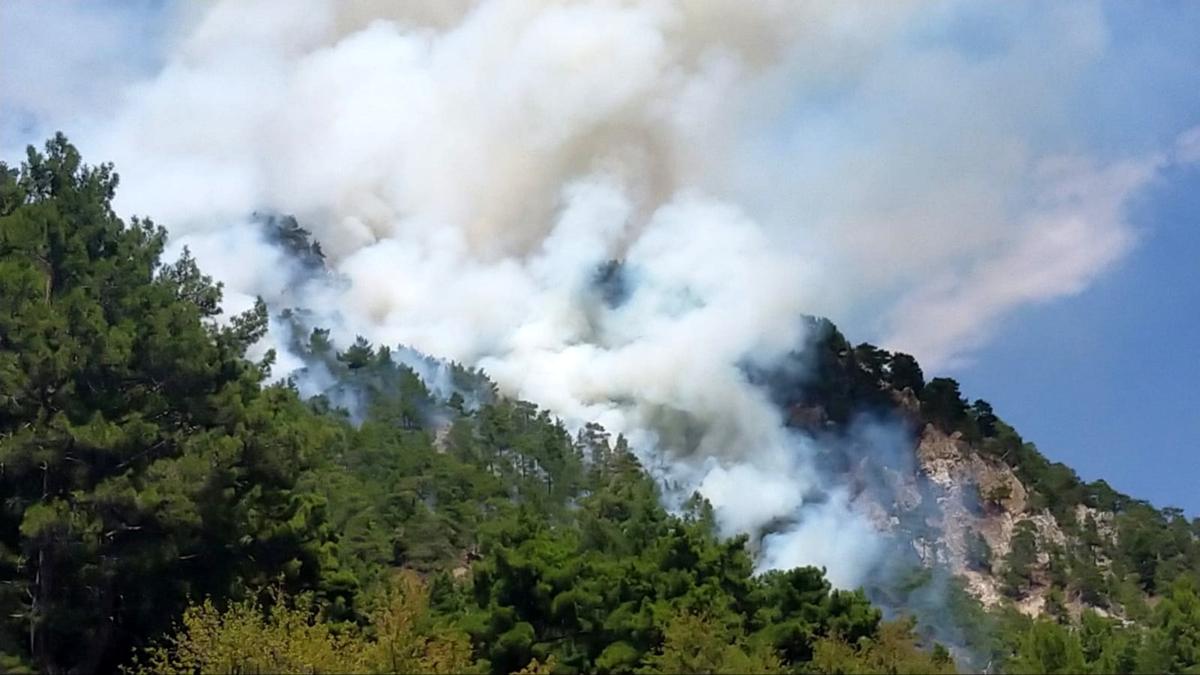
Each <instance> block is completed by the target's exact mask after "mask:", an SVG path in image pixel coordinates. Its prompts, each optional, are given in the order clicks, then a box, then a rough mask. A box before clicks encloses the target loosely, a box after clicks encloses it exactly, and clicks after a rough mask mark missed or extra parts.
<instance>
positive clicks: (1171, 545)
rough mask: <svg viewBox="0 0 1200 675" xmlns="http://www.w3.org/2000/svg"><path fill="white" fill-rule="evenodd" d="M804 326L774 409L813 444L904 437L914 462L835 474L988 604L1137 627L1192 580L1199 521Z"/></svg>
mask: <svg viewBox="0 0 1200 675" xmlns="http://www.w3.org/2000/svg"><path fill="white" fill-rule="evenodd" d="M814 326H815V331H814V334H815V336H816V337H815V339H814V340H813V343H812V344H811V345H809V346H808V347H807V348H806V349H805V350H802V351H800V352H798V353H797V354H796V355H795V360H796V362H797V363H798V364H806V365H808V366H809V368H810V369H809V370H808V371H806V370H805V369H804V368H794V369H790V370H789V369H785V370H784V371H783V372H801V373H815V374H805V375H803V376H802V377H800V378H786V377H784V378H779V377H774V378H773V379H771V378H768V379H769V381H770V384H771V387H772V390H773V392H774V393H775V396H776V399H777V400H778V401H779V402H780V404H781V405H783V406H785V407H786V408H787V409H788V410H789V412H790V419H791V422H792V424H794V425H796V426H797V427H799V428H803V429H806V430H807V431H809V432H810V433H818V434H825V435H828V436H834V437H836V436H845V435H847V434H851V433H853V429H854V427H855V425H856V424H858V421H857V420H858V419H860V418H861V417H862V416H864V415H866V416H874V417H877V418H884V419H889V420H892V421H894V422H895V423H897V424H899V425H902V426H903V427H904V428H905V429H907V431H908V433H909V436H908V448H907V449H908V452H911V455H908V454H906V453H893V454H891V455H887V456H885V455H879V454H866V455H863V456H861V457H859V458H857V459H858V462H859V463H858V464H855V465H854V466H852V467H851V466H846V467H845V471H846V474H847V476H848V478H849V479H850V480H852V481H856V482H858V483H860V484H862V485H863V489H862V490H861V491H859V493H858V502H859V503H860V504H861V506H862V507H863V508H864V509H867V510H868V511H870V512H873V513H876V514H877V517H876V518H875V521H876V522H877V523H879V525H880V527H881V528H882V529H885V530H888V531H891V532H894V533H896V534H898V535H899V536H900V537H902V538H904V539H906V540H908V541H909V542H911V544H912V548H913V550H914V551H915V553H916V554H917V557H918V559H919V560H920V561H921V563H922V564H924V565H929V566H932V565H942V566H945V567H946V568H947V569H948V570H949V571H950V572H952V573H953V574H955V575H957V576H960V577H961V578H962V579H963V581H964V582H965V587H966V589H967V590H968V591H969V592H970V593H971V594H972V595H973V596H974V597H976V598H977V599H978V600H980V601H981V602H982V603H983V604H984V605H985V606H988V607H998V606H1000V605H1003V604H1006V603H1010V604H1012V605H1013V606H1015V607H1016V608H1018V609H1019V610H1020V611H1021V612H1023V613H1025V614H1027V615H1029V616H1042V615H1050V616H1053V617H1056V618H1060V619H1072V620H1076V621H1077V620H1078V619H1079V617H1080V615H1081V613H1082V612H1083V611H1084V610H1085V609H1092V610H1095V611H1097V612H1099V613H1101V614H1103V615H1113V616H1117V617H1120V618H1123V619H1132V620H1137V619H1142V618H1145V616H1146V615H1147V610H1148V607H1149V606H1151V605H1153V604H1154V603H1155V599H1156V597H1157V596H1158V595H1160V594H1163V593H1165V592H1167V591H1168V590H1169V589H1170V588H1171V587H1172V585H1173V584H1174V583H1175V582H1176V581H1177V580H1178V579H1180V578H1181V577H1191V578H1193V579H1194V578H1196V576H1197V575H1198V574H1200V545H1198V543H1197V539H1198V537H1200V519H1198V520H1193V521H1190V522H1189V521H1188V520H1187V518H1186V517H1185V516H1184V514H1183V513H1182V512H1181V511H1179V510H1178V509H1170V508H1168V509H1161V510H1160V509H1156V508H1154V507H1153V506H1151V505H1150V504H1148V503H1147V502H1144V501H1140V500H1136V499H1133V498H1131V497H1129V496H1127V495H1123V494H1121V493H1118V492H1116V491H1115V490H1113V489H1112V488H1111V487H1109V485H1108V484H1107V483H1105V482H1104V481H1096V482H1093V483H1084V482H1082V481H1081V480H1080V479H1079V478H1078V476H1077V475H1076V474H1075V473H1074V472H1073V471H1072V470H1071V469H1070V468H1068V467H1066V466H1064V465H1062V464H1056V463H1052V462H1049V461H1048V460H1046V458H1045V457H1044V456H1042V455H1041V454H1040V453H1039V452H1038V450H1037V448H1036V447H1035V446H1034V445H1033V444H1031V443H1027V442H1025V441H1024V440H1023V439H1022V438H1021V437H1020V435H1019V434H1018V433H1017V432H1016V431H1015V430H1014V429H1012V428H1011V427H1010V426H1008V425H1007V424H1005V423H1004V422H1003V421H1002V420H1001V419H999V418H998V417H997V416H996V415H995V413H994V411H993V410H992V408H991V406H990V405H989V404H988V403H987V402H986V401H983V400H976V401H975V402H973V403H968V402H967V401H966V400H964V398H963V397H962V395H961V394H960V392H959V387H958V384H957V383H956V382H954V381H953V380H950V379H946V378H935V379H932V380H930V381H929V382H925V381H924V376H923V374H922V373H921V371H920V367H919V365H917V363H916V362H915V360H913V359H912V358H911V357H909V356H907V355H904V354H889V353H887V352H885V351H882V350H879V349H877V348H875V347H873V346H872V345H869V344H862V345H859V346H857V347H852V346H851V345H850V344H849V342H847V341H846V339H845V338H844V337H843V336H842V335H841V334H840V333H839V332H838V331H837V329H836V328H835V327H833V326H832V324H830V323H828V322H825V321H819V320H814ZM865 475H869V476H871V477H872V478H871V479H864V476H865Z"/></svg>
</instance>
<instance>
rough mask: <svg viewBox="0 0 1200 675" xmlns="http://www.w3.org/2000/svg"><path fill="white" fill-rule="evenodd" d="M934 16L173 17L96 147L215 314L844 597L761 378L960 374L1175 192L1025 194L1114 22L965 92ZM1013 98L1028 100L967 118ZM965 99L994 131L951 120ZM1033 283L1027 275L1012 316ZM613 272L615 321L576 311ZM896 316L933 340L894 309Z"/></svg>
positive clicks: (840, 529) (463, 11)
mask: <svg viewBox="0 0 1200 675" xmlns="http://www.w3.org/2000/svg"><path fill="white" fill-rule="evenodd" d="M939 11H940V10H936V9H934V10H929V9H928V8H925V7H922V6H921V5H919V4H911V5H903V6H901V5H888V6H887V7H879V6H875V5H873V6H871V9H870V11H869V12H868V11H863V7H862V6H855V5H839V6H837V7H836V8H827V7H824V6H819V5H815V4H814V5H807V4H801V3H796V2H790V1H784V2H769V3H756V4H755V5H753V6H752V7H746V6H742V5H737V4H733V3H726V2H711V3H708V2H690V1H689V2H669V1H662V2H648V3H644V4H639V5H629V4H625V3H618V2H589V3H573V4H543V3H535V2H509V1H489V2H482V3H477V4H470V5H468V4H466V3H444V2H440V1H439V2H430V3H403V5H402V6H397V5H395V4H394V3H375V2H333V1H329V2H311V3H295V2H283V1H277V2H270V1H262V2H219V3H214V4H212V5H210V6H206V7H203V8H201V9H195V10H191V14H190V15H189V16H188V17H186V18H187V20H188V21H189V22H190V23H188V25H186V26H184V27H183V28H181V29H180V31H179V38H178V39H177V41H176V43H175V44H174V46H173V48H172V50H171V52H170V53H169V55H168V57H167V59H166V64H165V66H164V67H163V69H162V70H161V72H160V73H159V74H157V75H156V76H155V77H154V78H152V79H150V80H149V81H146V82H144V83H140V84H138V85H136V86H134V87H132V88H130V89H129V90H128V91H127V92H126V93H125V100H126V104H125V105H123V106H122V107H121V108H120V110H119V111H118V112H117V114H116V115H115V116H114V117H113V118H112V119H105V120H97V121H96V124H95V125H94V127H93V130H92V132H91V133H90V135H89V137H88V138H86V139H85V140H84V145H85V147H86V148H87V149H88V152H89V154H91V155H94V156H97V157H103V158H111V159H112V160H114V161H115V162H116V163H117V165H118V166H120V167H121V169H122V172H123V173H124V174H125V175H126V177H127V178H128V181H127V184H128V185H129V187H130V189H129V190H128V191H126V192H124V193H122V196H121V198H122V199H123V200H124V202H123V203H122V204H121V206H122V208H123V210H125V211H132V212H137V213H145V214H149V215H152V216H154V217H155V218H156V219H158V220H160V221H161V222H163V223H164V224H166V225H167V226H168V228H169V229H170V231H171V233H172V236H173V244H174V245H175V246H176V247H182V246H184V245H187V246H189V247H191V249H192V250H193V251H194V253H195V254H196V256H197V258H198V259H199V261H200V262H201V264H202V265H203V266H204V267H205V269H207V270H211V271H212V272H213V273H214V274H216V275H217V277H218V278H219V279H221V280H223V281H224V282H225V283H226V288H227V291H228V293H227V301H228V304H229V307H228V309H230V310H231V311H237V310H240V309H243V308H245V307H247V306H249V304H250V302H251V299H252V298H253V297H254V296H255V295H261V296H263V297H265V298H266V299H267V300H268V302H269V303H271V304H272V305H273V306H275V307H277V308H282V307H294V306H299V307H303V308H304V309H306V310H308V311H309V312H310V313H311V316H312V323H313V324H314V325H322V326H328V327H329V328H330V329H332V330H333V337H334V339H335V340H336V341H337V343H338V344H340V345H349V344H351V343H352V342H353V340H354V338H355V336H357V335H363V336H365V337H367V338H369V339H370V340H372V341H373V342H375V343H382V344H392V345H395V344H404V345H410V346H412V347H413V348H415V349H418V350H421V351H423V352H427V353H432V354H436V355H439V356H445V357H448V358H451V359H454V360H457V361H460V362H462V363H464V364H467V365H469V366H476V367H481V368H483V369H485V370H486V371H487V372H488V373H489V374H490V375H491V376H492V377H493V378H495V380H496V381H497V382H498V384H499V385H500V386H501V387H502V388H503V389H504V390H505V391H506V392H508V393H511V394H514V395H517V396H521V397H523V398H527V399H530V400H533V401H536V402H538V403H539V404H541V405H544V406H547V407H549V408H550V409H552V410H553V411H554V412H555V413H557V414H559V415H561V416H562V417H563V418H564V419H565V420H567V422H568V423H569V424H572V425H576V426H577V425H581V424H583V423H584V422H586V421H597V422H599V423H601V424H603V425H604V426H605V427H606V428H608V429H609V430H610V431H612V432H613V433H614V434H615V433H624V434H626V435H627V436H628V437H629V439H630V441H631V442H632V444H633V446H634V447H635V448H636V449H637V450H638V451H639V452H641V453H643V455H645V456H646V457H647V459H648V460H649V461H648V464H649V465H650V466H652V467H655V469H656V470H657V471H658V472H659V474H660V476H661V477H662V478H663V479H664V481H665V482H666V484H667V485H670V486H678V491H677V493H678V495H684V494H686V493H688V492H689V491H690V490H691V489H693V488H698V489H700V490H701V491H702V492H703V493H704V494H705V495H706V496H707V497H709V498H710V499H711V500H712V501H713V503H714V505H715V506H716V508H717V514H718V517H719V519H720V521H721V523H722V524H723V526H724V527H725V528H726V529H727V530H728V531H730V532H733V531H749V532H752V533H762V532H764V531H765V530H766V529H768V528H769V529H771V530H772V536H771V537H769V538H768V539H766V540H765V541H764V542H763V550H762V559H763V560H764V561H770V562H769V563H768V564H776V565H784V566H788V565H795V564H800V563H813V564H822V565H826V566H828V567H829V569H830V574H831V578H832V580H833V581H834V582H836V583H839V584H843V585H854V584H857V583H860V582H862V581H863V575H864V574H865V573H866V571H867V570H868V569H869V568H870V566H871V561H872V560H873V559H874V553H875V551H877V550H878V543H877V542H876V541H875V539H874V536H873V535H872V534H871V529H870V527H869V526H868V525H867V524H866V523H865V522H864V521H863V520H862V519H861V518H860V517H859V516H858V515H857V514H855V513H854V511H853V510H852V509H851V508H850V507H849V506H848V505H847V500H846V499H844V498H840V497H838V496H837V495H838V492H837V489H836V486H830V485H828V484H827V483H828V480H827V478H824V477H822V476H821V474H820V472H819V471H818V470H817V468H816V467H815V466H814V463H813V456H814V447H813V443H812V441H811V440H810V439H806V438H804V437H801V436H799V435H797V434H796V433H794V432H792V431H789V430H787V429H785V427H784V425H783V420H782V418H781V413H780V411H779V410H778V408H777V407H776V406H775V405H773V403H772V402H771V401H770V399H769V397H768V396H767V394H766V393H765V392H764V391H762V390H761V389H760V388H758V387H756V386H753V385H751V384H750V383H749V382H748V380H747V377H746V371H747V367H748V366H756V367H761V368H770V367H771V366H773V365H774V364H775V363H776V362H777V361H778V360H779V359H780V358H781V357H783V356H784V355H785V354H786V353H787V352H788V351H789V350H791V349H793V348H794V347H795V346H796V345H798V344H800V343H801V342H802V341H803V339H804V323H803V321H802V319H801V317H802V315H804V314H805V313H820V314H830V315H833V316H835V317H842V316H849V317H851V318H855V317H858V316H864V315H882V316H885V317H889V318H887V319H885V320H884V323H883V324H882V325H880V326H878V327H877V328H878V330H879V331H881V332H884V333H890V334H894V335H897V336H899V337H900V339H901V340H902V341H903V343H902V344H899V345H897V346H899V347H908V348H911V349H918V350H919V349H922V348H924V349H926V351H927V352H928V353H921V352H920V351H918V354H919V355H920V356H922V357H929V358H930V359H933V360H935V363H936V359H942V360H947V359H952V358H954V357H955V356H957V355H958V354H959V352H960V350H961V348H962V347H963V346H964V345H967V346H969V345H970V343H971V342H972V341H973V340H976V339H978V338H979V336H980V335H981V333H982V331H984V330H985V328H986V325H987V323H988V322H989V321H991V320H992V319H994V318H995V317H996V316H997V315H998V313H1000V312H1003V311H1006V310H1008V309H1011V308H1012V307H1013V306H1016V305H1018V304H1020V303H1022V302H1027V301H1036V300H1040V299H1045V298H1049V297H1055V296H1056V295H1060V294H1062V293H1066V292H1072V291H1074V290H1077V289H1078V288H1079V287H1081V285H1084V284H1086V283H1087V282H1088V281H1089V280H1090V279H1091V278H1092V277H1093V276H1094V275H1095V274H1097V273H1098V272H1099V271H1101V270H1102V269H1103V268H1104V267H1105V266H1106V265H1107V264H1109V263H1110V262H1111V261H1112V260H1115V259H1117V258H1119V256H1120V255H1121V254H1122V252H1123V251H1124V250H1125V249H1126V248H1127V247H1128V245H1129V243H1130V241H1131V240H1132V238H1131V237H1130V236H1129V235H1128V231H1127V228H1126V226H1125V224H1124V222H1123V221H1122V220H1121V215H1120V209H1121V206H1122V204H1123V200H1124V198H1125V196H1126V195H1128V194H1130V193H1131V192H1132V191H1133V190H1135V189H1136V188H1137V187H1138V186H1140V185H1141V184H1143V183H1144V182H1145V181H1147V180H1149V179H1150V178H1151V177H1152V176H1153V175H1154V173H1155V171H1156V169H1157V168H1158V167H1159V166H1161V165H1162V164H1163V163H1164V162H1167V161H1169V160H1170V158H1168V157H1166V156H1161V157H1160V156H1154V157H1148V158H1140V159H1135V160H1131V161H1130V162H1127V163H1124V164H1121V165H1118V166H1115V167H1108V166H1103V165H1096V164H1094V163H1089V162H1086V161H1078V162H1057V163H1053V164H1052V167H1054V168H1055V170H1054V171H1053V172H1050V173H1046V174H1044V175H1045V180H1044V181H1028V180H1026V177H1027V176H1028V175H1029V174H1030V173H1032V172H1033V169H1034V168H1035V167H1037V166H1039V165H1041V164H1043V161H1042V160H1043V157H1042V154H1044V153H1042V152H1041V151H1040V150H1035V149H1033V148H1030V147H1029V145H1028V144H1027V143H1026V142H1025V138H1026V136H1027V135H1028V134H1029V133H1030V132H1031V131H1032V128H1031V126H1030V123H1028V122H1026V121H1025V120H1026V119H1027V118H1029V117H1031V115H1030V114H1029V113H1030V110H1033V109H1037V108H1040V107H1044V106H1052V105H1053V104H1054V102H1055V101H1056V100H1057V97H1059V96H1063V95H1065V94H1062V93H1059V87H1058V83H1059V82H1061V81H1062V80H1063V79H1064V78H1071V77H1073V76H1075V75H1076V74H1077V73H1078V72H1080V71H1081V70H1082V69H1083V67H1084V66H1085V65H1086V63H1087V62H1088V61H1089V59H1091V58H1094V57H1095V55H1096V54H1098V53H1099V52H1101V51H1102V50H1103V46H1104V35H1103V30H1102V26H1101V25H1100V24H1101V20H1100V17H1099V16H1098V15H1097V14H1095V13H1094V12H1093V11H1092V10H1089V9H1087V8H1069V9H1063V10H1056V11H1054V12H1051V13H1050V14H1049V16H1048V18H1047V21H1045V22H1044V25H1041V26H1040V27H1039V28H1038V29H1037V30H1035V31H1030V33H1031V34H1030V35H1024V34H1022V35H1019V36H1016V37H1015V38H1014V41H1013V42H1012V44H1011V45H1009V47H1008V49H1009V52H1008V54H1007V55H1006V58H1005V59H1003V60H1002V61H1001V62H1000V63H999V64H991V65H979V64H977V63H975V62H973V61H972V60H970V59H969V58H967V56H965V55H962V54H958V53H956V52H955V51H954V50H953V49H946V48H931V47H929V46H928V45H927V44H926V43H922V42H921V41H919V40H916V41H914V37H913V36H914V34H919V33H920V31H921V29H922V27H923V26H925V25H926V24H927V23H928V21H929V19H930V15H931V14H932V15H933V16H934V18H936V15H937V14H938V12H939ZM1041 33H1046V34H1049V35H1054V36H1055V39H1054V40H1049V41H1047V40H1044V39H1042V38H1044V37H1045V35H1042V34H1041ZM934 42H935V43H936V40H935V41H934ZM1046 44H1051V45H1052V47H1051V48H1050V51H1051V52H1052V53H1047V51H1046ZM922 45H925V46H922ZM943 47H944V46H943ZM1031 59H1036V62H1037V63H1039V64H1046V63H1050V64H1055V65H1054V66H1053V67H1052V68H1048V69H1044V70H1042V71H1035V72H1032V73H1031V71H1030V69H1029V68H1028V67H1027V65H1028V62H1029V61H1030V60H1031ZM914 64H919V67H915V68H914V67H913V66H914ZM901 73H903V75H898V74H901ZM1017 73H1019V74H1020V77H1021V78H1023V79H1022V81H1023V82H1026V83H1027V84H1026V89H1027V91H1026V92H1025V93H1026V95H1025V96H1020V97H1017V96H1006V97H1004V98H1003V99H1001V98H998V96H997V95H996V94H994V93H993V94H985V92H989V91H1003V90H1004V87H1003V86H998V85H1003V84H1005V83H1007V82H1010V80H1011V78H1012V76H1013V75H1014V74H1017ZM939 79H946V81H948V82H952V83H957V84H961V83H962V82H971V83H972V86H969V87H957V84H956V85H955V86H956V89H955V91H954V92H953V93H951V92H950V91H949V90H947V91H941V90H936V91H935V90H932V89H929V85H928V82H929V81H937V80H939ZM958 89H961V91H958ZM979 96H983V98H982V99H981V100H984V101H989V102H990V103H992V104H994V105H993V106H992V107H990V108H989V109H988V110H987V111H986V113H984V114H975V113H977V112H979V111H970V114H964V107H966V106H968V102H969V101H972V100H975V99H973V98H972V97H977V98H978V97H979ZM897 97H907V100H910V103H909V106H910V108H909V109H908V110H906V111H903V112H902V113H901V114H900V119H897V118H896V116H895V113H894V112H889V111H894V110H895V103H896V100H897ZM947 99H948V100H949V102H950V103H952V104H953V105H947ZM848 138H854V139H859V138H869V139H873V140H871V141H860V140H846V139H848ZM963 138H970V139H971V141H970V142H969V143H962V142H960V140H959V139H963ZM946 139H954V140H953V142H952V143H950V144H947V141H946ZM985 159H986V161H984V160H985ZM914 167H920V168H921V169H922V170H913V169H914ZM1031 183H1033V184H1032V185H1031ZM1064 185H1065V186H1066V188H1067V189H1062V187H1061V186H1064ZM1093 193H1103V194H1104V195H1105V196H1106V199H1105V200H1102V201H1100V202H1097V204H1099V205H1100V206H1095V205H1092V206H1088V207H1087V208H1083V206H1081V205H1083V204H1091V202H1090V200H1089V199H1088V197H1090V196H1091V195H1092V194H1093ZM929 204H936V206H935V207H932V208H931V207H929V206H928V205H929ZM1014 204H1017V205H1019V207H1018V208H1016V209H1015V210H1016V214H1015V215H1014V207H1013V205H1014ZM272 210H278V211H283V212H288V213H295V214H297V216H298V217H299V219H300V222H301V223H303V225H304V226H305V227H309V228H311V229H312V230H313V234H314V236H315V238H316V239H317V240H318V241H320V242H321V243H322V245H323V246H324V251H323V252H324V254H325V255H326V256H327V264H328V266H329V268H330V274H329V275H327V276H317V277H313V276H311V275H307V274H298V273H297V270H298V269H299V268H300V267H303V264H302V263H292V262H289V258H288V257H287V256H286V255H284V254H283V253H281V246H280V244H279V243H278V242H273V241H271V240H270V239H268V238H266V237H263V236H262V235H261V234H260V233H259V227H258V226H257V225H256V224H255V223H254V219H252V218H251V217H249V216H247V214H251V213H254V212H256V211H262V212H267V211H272ZM1044 242H1049V243H1050V244H1053V247H1052V248H1051V249H1050V250H1051V254H1050V255H1049V257H1047V255H1046V254H1045V251H1046V250H1047V249H1046V247H1045V246H1042V243H1044ZM1030 259H1032V260H1033V261H1034V262H1035V263H1036V264H1038V265H1040V266H1041V267H1040V268H1039V269H1042V270H1043V272H1044V273H1042V274H1040V275H1038V276H1037V277H1036V278H1035V279H1034V280H1033V281H1032V282H1031V283H1030V284H1028V285H1026V286H1023V287H1022V288H1020V289H1016V291H1014V292H1008V291H1005V292H999V291H998V290H997V285H998V284H999V285H1000V286H1001V287H1003V284H1004V282H1005V280H1006V279H1007V278H1009V275H1008V274H1006V270H1011V269H1014V268H1016V269H1020V268H1021V265H1022V264H1023V263H1025V262H1027V261H1028V260H1030ZM610 260H620V261H621V282H622V284H621V291H622V294H621V298H620V302H612V301H610V299H609V298H607V297H606V296H605V294H604V293H603V292H598V291H597V288H596V271H597V270H598V269H602V266H603V265H604V264H605V263H606V262H607V261H610ZM930 269H940V270H942V271H943V272H944V273H942V274H939V275H937V277H938V278H936V279H934V281H933V282H928V272H929V270H930ZM897 289H899V293H897ZM1000 290H1004V289H1003V288H1001V289H1000ZM1008 290H1011V289H1008ZM897 294H898V295H899V298H897V297H896V296H897ZM914 298H915V299H918V300H920V308H921V311H920V312H909V311H905V312H903V313H900V314H894V313H891V312H890V311H889V309H888V308H890V307H892V306H899V307H906V306H911V303H912V302H914V300H913V299H914ZM897 300H898V301H899V304H898V305H893V302H894V301H897ZM947 311H949V312H951V313H952V314H953V316H954V318H955V321H954V322H953V323H948V322H945V321H943V320H942V319H944V318H945V316H946V312H947ZM910 316H919V318H920V321H919V322H917V323H912V322H911V321H909V317H910ZM931 326H937V330H936V331H935V332H934V333H933V334H931V333H930V330H931V328H930V327H931ZM272 339H273V340H274V341H275V342H276V344H277V346H280V345H282V344H283V343H282V342H281V341H286V339H287V338H286V336H285V335H283V334H282V331H278V330H277V331H276V332H275V333H273V334H272ZM299 365H300V364H299V363H298V362H296V361H294V360H293V361H288V360H286V359H281V361H280V362H279V364H278V366H277V370H278V371H279V373H278V374H283V373H284V372H285V371H287V370H288V369H289V368H295V367H298V366H299ZM814 495H821V498H820V499H819V500H818V501H815V502H813V501H810V498H811V497H813V496H814ZM835 535H836V536H835Z"/></svg>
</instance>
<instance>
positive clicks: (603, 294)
mask: <svg viewBox="0 0 1200 675" xmlns="http://www.w3.org/2000/svg"><path fill="white" fill-rule="evenodd" d="M592 287H593V288H594V289H596V291H597V292H598V293H599V294H600V298H601V299H602V300H604V304H605V305H606V306H607V307H608V308H609V309H616V308H618V307H620V306H621V305H623V304H625V301H627V300H628V299H629V296H630V295H632V294H633V288H632V282H631V281H630V279H629V275H628V272H627V270H626V267H625V263H624V262H623V261H621V260H607V261H605V262H603V263H601V264H600V266H599V267H598V268H597V269H596V273H595V274H594V275H593V276H592Z"/></svg>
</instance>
